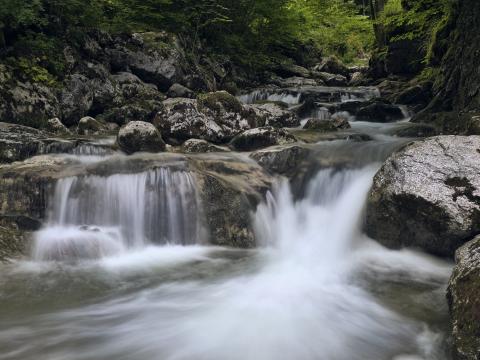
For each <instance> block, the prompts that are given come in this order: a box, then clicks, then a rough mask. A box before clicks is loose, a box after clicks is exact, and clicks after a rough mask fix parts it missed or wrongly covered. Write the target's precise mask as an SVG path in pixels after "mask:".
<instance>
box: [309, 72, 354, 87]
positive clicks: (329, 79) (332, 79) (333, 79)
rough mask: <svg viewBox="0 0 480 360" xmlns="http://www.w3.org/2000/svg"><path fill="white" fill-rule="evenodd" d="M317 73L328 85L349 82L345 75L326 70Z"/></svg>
mask: <svg viewBox="0 0 480 360" xmlns="http://www.w3.org/2000/svg"><path fill="white" fill-rule="evenodd" d="M316 74H317V76H318V77H319V78H320V79H321V80H322V81H323V82H324V83H325V84H326V85H327V86H347V84H348V79H347V78H346V77H345V76H343V75H339V74H330V73H326V72H317V73H316Z"/></svg>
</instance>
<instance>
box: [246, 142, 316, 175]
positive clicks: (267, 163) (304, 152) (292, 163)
mask: <svg viewBox="0 0 480 360" xmlns="http://www.w3.org/2000/svg"><path fill="white" fill-rule="evenodd" d="M310 154H311V150H310V149H308V148H304V147H301V146H298V145H294V146H289V147H281V148H274V149H263V150H258V151H255V152H253V153H252V154H250V157H251V158H252V159H254V160H255V161H256V162H257V163H258V164H260V165H261V166H262V167H263V168H264V169H266V170H268V171H269V172H270V173H273V174H280V175H285V176H291V175H294V174H295V172H296V171H297V170H298V167H299V165H300V164H301V163H302V161H303V160H305V159H306V158H308V156H309V155H310Z"/></svg>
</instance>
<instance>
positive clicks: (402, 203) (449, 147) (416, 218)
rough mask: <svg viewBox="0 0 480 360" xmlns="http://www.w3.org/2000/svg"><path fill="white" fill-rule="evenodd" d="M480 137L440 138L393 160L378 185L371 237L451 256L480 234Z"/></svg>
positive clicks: (374, 193)
mask: <svg viewBox="0 0 480 360" xmlns="http://www.w3.org/2000/svg"><path fill="white" fill-rule="evenodd" d="M478 174H480V136H469V137H465V136H439V137H434V138H430V139H427V140H424V141H418V142H414V143H412V144H410V145H408V146H406V147H405V148H404V149H403V150H401V151H399V152H397V153H396V154H393V155H392V156H391V157H390V158H389V159H388V160H387V161H386V162H385V164H384V165H383V167H382V168H381V170H380V171H379V172H378V173H377V175H376V176H375V179H374V183H373V187H372V190H371V192H370V196H369V199H368V206H367V222H366V230H367V234H368V235H369V236H371V237H372V238H374V239H376V240H378V241H379V242H381V243H382V244H384V245H386V246H389V247H392V248H400V247H402V246H412V247H417V248H421V249H424V250H426V251H427V252H430V253H433V254H438V255H443V256H453V254H454V252H455V250H456V249H457V248H458V247H459V246H460V245H462V244H463V243H464V242H465V241H467V240H469V239H471V238H472V237H473V236H475V235H476V234H478V233H480V177H479V176H478Z"/></svg>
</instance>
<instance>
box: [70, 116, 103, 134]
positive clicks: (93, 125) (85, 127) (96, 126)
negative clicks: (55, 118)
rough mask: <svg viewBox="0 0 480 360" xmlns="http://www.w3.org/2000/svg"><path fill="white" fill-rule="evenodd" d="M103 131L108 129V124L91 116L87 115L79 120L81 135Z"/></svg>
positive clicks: (78, 127) (78, 131)
mask: <svg viewBox="0 0 480 360" xmlns="http://www.w3.org/2000/svg"><path fill="white" fill-rule="evenodd" d="M102 131H107V126H106V124H103V123H101V122H100V121H98V120H96V119H94V118H93V117H91V116H85V117H83V118H81V119H80V121H79V122H78V126H77V133H78V134H79V135H94V134H99V133H101V132H102Z"/></svg>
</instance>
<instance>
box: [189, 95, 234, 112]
mask: <svg viewBox="0 0 480 360" xmlns="http://www.w3.org/2000/svg"><path fill="white" fill-rule="evenodd" d="M197 101H198V105H199V108H200V109H201V108H208V109H210V110H212V111H214V112H217V113H219V112H222V110H225V111H227V112H234V113H240V112H242V110H243V106H242V103H241V102H240V101H239V100H238V99H237V98H236V97H235V96H233V95H231V94H229V93H228V92H226V91H216V92H211V93H207V94H201V95H199V96H198V98H197Z"/></svg>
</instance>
